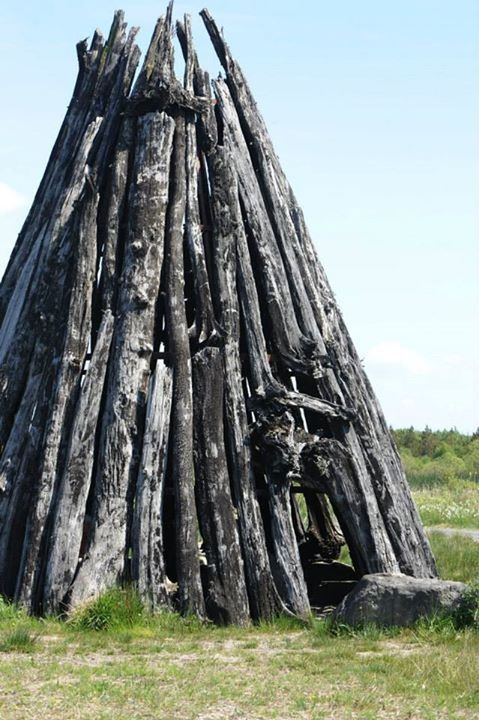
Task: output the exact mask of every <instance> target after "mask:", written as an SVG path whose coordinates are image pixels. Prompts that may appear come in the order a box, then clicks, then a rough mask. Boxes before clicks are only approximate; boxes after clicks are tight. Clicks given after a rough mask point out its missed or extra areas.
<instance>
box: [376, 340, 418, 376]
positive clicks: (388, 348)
mask: <svg viewBox="0 0 479 720" xmlns="http://www.w3.org/2000/svg"><path fill="white" fill-rule="evenodd" d="M365 359H366V362H367V363H368V364H371V365H381V366H389V367H396V368H402V369H403V370H406V371H407V372H409V373H411V374H412V375H424V374H426V373H428V372H430V370H431V366H430V365H429V363H428V362H427V360H425V358H423V356H422V355H420V354H419V353H418V352H416V351H415V350H411V349H410V348H407V347H404V345H401V343H399V342H395V341H391V342H383V343H380V344H379V345H376V346H375V347H373V348H371V350H369V352H368V353H367V354H366V358H365Z"/></svg>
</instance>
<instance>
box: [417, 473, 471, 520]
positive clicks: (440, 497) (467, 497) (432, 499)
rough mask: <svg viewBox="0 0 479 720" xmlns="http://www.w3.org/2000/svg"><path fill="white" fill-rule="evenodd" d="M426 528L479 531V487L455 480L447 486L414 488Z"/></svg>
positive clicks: (465, 481)
mask: <svg viewBox="0 0 479 720" xmlns="http://www.w3.org/2000/svg"><path fill="white" fill-rule="evenodd" d="M413 496H414V500H415V501H416V505H417V506H418V509H419V512H420V514H421V518H422V521H423V523H424V524H425V525H426V526H431V525H443V526H447V527H455V528H479V486H478V484H477V483H473V482H468V481H467V480H459V479H454V480H453V481H451V482H450V483H448V484H444V485H436V486H432V487H424V488H418V489H413Z"/></svg>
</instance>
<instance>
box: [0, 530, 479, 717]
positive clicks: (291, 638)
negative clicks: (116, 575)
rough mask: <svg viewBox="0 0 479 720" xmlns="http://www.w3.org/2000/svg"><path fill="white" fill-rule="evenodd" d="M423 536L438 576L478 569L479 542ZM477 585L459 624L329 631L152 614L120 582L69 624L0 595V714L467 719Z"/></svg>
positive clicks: (475, 708) (477, 641)
mask: <svg viewBox="0 0 479 720" xmlns="http://www.w3.org/2000/svg"><path fill="white" fill-rule="evenodd" d="M431 542H432V546H433V549H434V552H435V554H436V557H437V560H438V565H439V568H440V571H441V574H442V576H443V577H450V578H452V579H458V580H464V581H468V582H471V581H473V580H475V579H477V578H478V577H479V544H476V543H473V542H472V541H471V540H469V539H468V538H460V537H454V538H446V537H444V536H442V535H440V534H438V533H432V534H431ZM344 559H347V558H346V557H345V558H344ZM477 595H478V593H477V591H476V594H475V595H474V597H472V600H471V605H470V608H469V611H468V612H469V615H468V616H467V617H466V618H465V619H466V620H467V624H468V626H467V627H465V628H463V629H460V628H459V625H460V624H459V625H458V623H457V622H453V621H452V620H451V619H450V618H449V619H447V618H446V619H444V618H431V619H429V620H424V621H422V622H421V623H418V625H416V626H415V627H414V628H410V629H407V630H399V629H390V630H380V629H378V628H376V627H368V628H364V629H362V630H351V629H346V628H339V629H337V630H336V631H333V630H332V628H331V626H330V624H328V623H327V622H325V621H318V620H313V621H311V622H310V623H309V624H308V623H304V622H299V621H297V620H294V619H292V618H287V617H282V618H278V619H277V620H275V621H274V622H271V623H262V624H261V625H259V626H250V627H246V628H236V627H229V628H225V627H215V626H212V625H202V624H201V623H199V622H198V621H197V620H196V619H194V618H181V617H179V616H178V615H176V614H174V613H161V614H159V615H156V616H154V617H152V616H149V615H148V614H146V613H145V612H143V611H142V608H141V605H140V604H139V603H138V600H137V599H136V597H135V596H134V593H132V592H131V591H115V592H113V593H107V595H106V596H104V597H103V598H101V599H100V600H98V601H96V602H94V603H91V604H89V605H85V606H84V607H83V608H82V609H81V610H79V611H78V612H77V614H76V615H75V617H74V619H73V621H71V622H67V623H65V622H61V621H60V620H55V619H52V618H49V619H46V620H43V621H40V620H35V619H32V618H27V617H26V616H25V615H24V614H23V613H22V612H21V611H19V610H18V609H16V608H15V607H14V606H12V605H7V604H5V603H2V604H0V648H1V650H2V652H1V656H0V663H1V673H0V690H1V692H0V718H2V720H23V718H25V717H36V716H37V714H38V708H39V707H42V715H44V716H45V717H48V718H49V720H60V719H61V720H74V719H75V720H77V719H78V720H90V719H91V720H93V719H94V720H102V719H104V720H107V719H108V720H110V719H111V718H113V717H114V718H118V720H127V719H128V720H153V719H156V718H162V719H163V718H164V719H165V720H177V719H178V720H180V719H181V720H189V719H190V718H191V720H193V719H196V720H219V719H220V718H221V720H223V718H226V719H228V718H230V719H233V718H237V719H242V718H248V720H266V719H268V720H269V718H273V719H274V718H277V719H278V720H279V719H280V718H281V719H284V718H288V720H295V719H298V720H316V719H317V720H320V719H322V718H324V719H325V720H326V719H327V718H333V717H334V718H335V720H343V719H351V720H352V719H353V718H356V719H357V718H360V719H361V720H368V719H369V720H373V719H374V720H376V718H379V719H380V720H381V719H382V720H387V719H391V720H393V719H394V720H403V719H404V720H405V719H406V718H420V719H421V720H428V719H430V720H433V719H434V720H436V719H439V720H449V719H452V720H454V719H455V718H457V720H459V718H461V719H462V720H464V719H466V720H469V719H470V720H472V719H473V718H477V717H478V716H479V630H477V629H475V628H477V626H478V621H479V618H478V617H477V614H478V613H477V600H478V597H477ZM471 620H472V621H473V622H474V623H475V627H474V626H471ZM95 628H97V629H95ZM98 628H100V629H98Z"/></svg>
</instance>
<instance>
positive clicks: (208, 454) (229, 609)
mask: <svg viewBox="0 0 479 720" xmlns="http://www.w3.org/2000/svg"><path fill="white" fill-rule="evenodd" d="M193 388H194V392H193V407H194V458H195V476H196V485H195V490H196V504H197V508H198V518H199V526H200V532H201V536H202V538H203V548H204V552H205V554H206V561H207V564H206V567H205V582H204V586H205V600H206V609H207V611H208V614H209V616H210V617H211V618H212V619H213V620H215V621H216V622H219V623H225V624H229V623H232V622H235V623H238V624H239V625H242V624H245V623H247V622H248V620H249V617H250V613H249V605H248V595H247V592H246V583H245V577H244V570H243V560H242V556H241V548H240V543H239V535H238V528H237V520H236V513H235V509H234V506H233V503H232V500H231V489H230V480H229V474H228V464H227V460H226V451H225V444H224V422H223V396H224V393H223V359H222V356H221V352H220V350H219V349H218V348H209V347H206V348H204V349H203V350H200V351H199V352H198V353H197V354H196V355H195V356H194V358H193Z"/></svg>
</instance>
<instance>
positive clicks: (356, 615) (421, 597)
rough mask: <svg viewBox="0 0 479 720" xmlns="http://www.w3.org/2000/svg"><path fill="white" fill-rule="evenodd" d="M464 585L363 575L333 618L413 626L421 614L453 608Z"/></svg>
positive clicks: (365, 623)
mask: <svg viewBox="0 0 479 720" xmlns="http://www.w3.org/2000/svg"><path fill="white" fill-rule="evenodd" d="M466 587H467V586H466V585H464V584H463V583H460V582H445V581H443V580H431V579H418V578H413V577H409V576H408V575H399V574H398V575H386V574H379V573H378V574H374V575H364V576H363V577H362V578H361V580H360V581H359V582H358V583H357V585H356V586H355V588H354V589H353V590H352V591H351V592H350V593H349V594H348V595H347V596H346V597H345V598H344V600H342V602H341V603H340V604H339V605H338V606H337V608H336V610H335V612H334V615H333V618H334V620H335V622H336V623H340V624H344V625H353V626H358V625H370V624H374V625H379V626H381V627H391V626H401V627H403V626H407V625H412V624H413V623H415V622H416V620H418V619H419V618H421V617H427V616H431V615H434V614H436V613H447V612H451V611H454V610H456V609H457V608H458V607H459V606H460V604H461V600H462V598H463V595H464V592H465V590H466Z"/></svg>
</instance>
